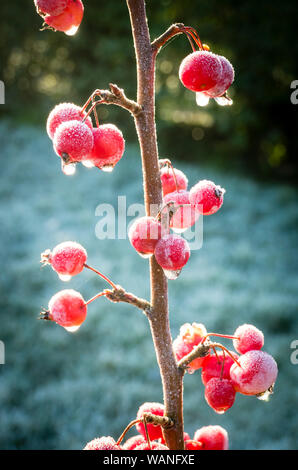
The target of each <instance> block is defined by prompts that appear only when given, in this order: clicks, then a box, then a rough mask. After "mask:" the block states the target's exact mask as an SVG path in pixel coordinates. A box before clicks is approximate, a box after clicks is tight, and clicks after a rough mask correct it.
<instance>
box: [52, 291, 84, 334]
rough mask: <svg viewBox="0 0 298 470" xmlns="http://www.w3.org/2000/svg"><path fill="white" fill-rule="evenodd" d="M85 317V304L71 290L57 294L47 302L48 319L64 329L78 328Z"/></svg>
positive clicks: (78, 294) (77, 293)
mask: <svg viewBox="0 0 298 470" xmlns="http://www.w3.org/2000/svg"><path fill="white" fill-rule="evenodd" d="M86 315H87V305H86V302H85V300H84V299H83V297H82V296H81V294H80V293H79V292H77V291H75V290H73V289H65V290H61V291H60V292H57V294H55V295H53V297H52V298H51V300H50V302H49V313H48V319H49V320H52V321H55V322H56V323H58V325H61V326H63V327H64V328H73V327H79V326H80V325H81V324H82V323H83V322H84V320H85V319H86Z"/></svg>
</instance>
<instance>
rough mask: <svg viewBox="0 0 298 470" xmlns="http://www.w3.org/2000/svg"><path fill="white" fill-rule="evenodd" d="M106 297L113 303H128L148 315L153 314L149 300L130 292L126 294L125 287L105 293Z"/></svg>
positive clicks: (118, 287) (117, 287)
mask: <svg viewBox="0 0 298 470" xmlns="http://www.w3.org/2000/svg"><path fill="white" fill-rule="evenodd" d="M104 295H105V297H106V298H107V299H109V300H110V301H111V302H115V303H116V302H126V303H128V304H131V305H134V306H135V307H137V308H139V309H140V310H142V311H143V312H144V313H145V314H146V315H149V314H150V313H151V305H150V303H149V302H148V301H147V300H144V299H141V298H139V297H136V296H135V295H134V294H131V293H130V292H126V291H125V290H124V289H123V287H121V286H116V289H113V290H109V289H106V290H105V291H104Z"/></svg>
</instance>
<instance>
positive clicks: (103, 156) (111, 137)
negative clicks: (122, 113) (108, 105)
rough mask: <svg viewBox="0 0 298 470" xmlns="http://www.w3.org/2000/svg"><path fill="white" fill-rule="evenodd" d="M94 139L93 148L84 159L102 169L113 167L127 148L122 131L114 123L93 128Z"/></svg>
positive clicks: (107, 169)
mask: <svg viewBox="0 0 298 470" xmlns="http://www.w3.org/2000/svg"><path fill="white" fill-rule="evenodd" d="M93 140H94V145H93V148H92V149H91V152H89V154H87V155H86V157H85V158H84V159H85V160H88V161H90V162H91V163H92V164H93V165H94V166H97V167H98V168H100V169H102V170H106V171H109V170H111V169H113V168H114V166H115V165H116V163H117V162H118V161H119V160H120V159H121V158H122V156H123V153H124V150H125V140H124V138H123V135H122V132H121V131H120V130H119V129H118V128H117V127H116V126H114V124H103V125H101V126H99V127H97V128H94V129H93Z"/></svg>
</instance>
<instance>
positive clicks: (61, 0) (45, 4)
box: [34, 0, 69, 16]
mask: <svg viewBox="0 0 298 470" xmlns="http://www.w3.org/2000/svg"><path fill="white" fill-rule="evenodd" d="M68 2H69V0H34V3H35V7H36V10H37V12H38V13H39V14H40V15H53V16H57V15H60V14H61V13H62V12H63V11H64V10H65V8H66V7H67V4H68Z"/></svg>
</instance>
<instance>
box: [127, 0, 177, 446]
mask: <svg viewBox="0 0 298 470" xmlns="http://www.w3.org/2000/svg"><path fill="white" fill-rule="evenodd" d="M127 5H128V10H129V14H130V21H131V27H132V33H133V39H134V46H135V54H136V61H137V82H138V93H137V95H138V97H137V101H138V103H139V105H140V106H141V107H142V110H143V112H141V113H139V114H137V115H135V124H136V129H137V133H138V139H139V144H140V149H141V156H142V168H143V180H144V199H145V207H146V214H147V215H152V214H151V213H150V206H151V207H160V206H161V205H162V190H161V180H160V174H159V164H158V149H157V137H156V126H155V58H156V51H157V50H158V49H157V48H156V47H157V46H158V44H160V43H159V42H157V43H156V44H155V46H153V47H152V45H151V40H150V35H149V29H148V24H147V18H146V10H145V1H144V0H127ZM149 263H150V282H151V313H150V315H149V316H148V319H149V322H150V327H151V334H152V338H153V343H154V348H155V352H156V356H157V362H158V365H159V369H160V374H161V379H162V385H163V395H164V405H165V416H167V417H169V418H170V419H172V420H173V422H174V426H173V427H171V428H169V429H164V431H163V433H164V437H165V441H166V444H167V446H168V447H169V449H171V450H182V449H184V438H183V390H182V388H183V386H182V383H183V371H181V369H179V368H178V367H177V363H176V358H175V354H174V351H173V343H172V337H171V332H170V325H169V312H168V286H167V279H166V277H165V275H164V272H163V270H162V268H161V267H160V266H159V265H158V263H157V262H156V260H155V257H154V256H152V257H151V258H150V261H149Z"/></svg>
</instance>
